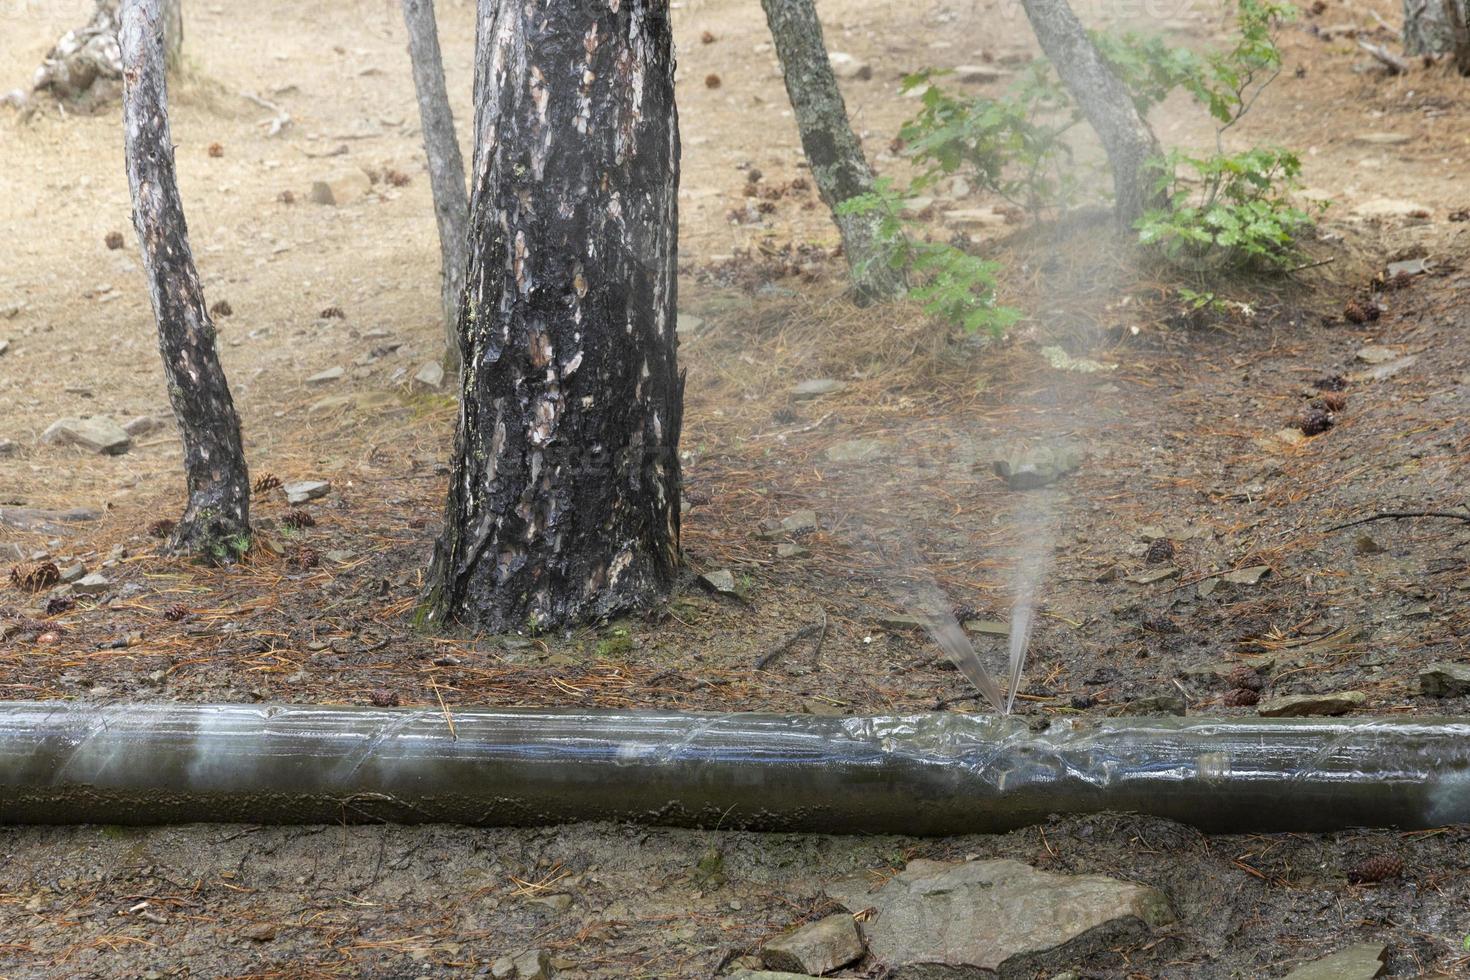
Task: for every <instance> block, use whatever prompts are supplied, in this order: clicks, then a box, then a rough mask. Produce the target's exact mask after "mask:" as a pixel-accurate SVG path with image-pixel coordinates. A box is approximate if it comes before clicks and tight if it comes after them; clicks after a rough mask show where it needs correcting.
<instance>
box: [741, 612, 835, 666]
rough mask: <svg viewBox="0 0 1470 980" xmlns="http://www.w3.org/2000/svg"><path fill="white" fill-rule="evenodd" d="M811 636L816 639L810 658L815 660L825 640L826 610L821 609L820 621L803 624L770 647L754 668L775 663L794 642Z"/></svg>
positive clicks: (820, 652) (794, 644)
mask: <svg viewBox="0 0 1470 980" xmlns="http://www.w3.org/2000/svg"><path fill="white" fill-rule="evenodd" d="M812 636H815V637H816V641H815V642H814V643H812V660H814V661H815V660H816V659H817V658H818V657H820V656H821V655H822V644H823V643H824V642H826V640H827V610H825V609H823V610H822V621H821V622H820V623H810V624H808V625H806V626H803V627H802V628H801V629H799V630H797V631H796V632H795V633H792V634H791V635H790V636H788V637H787V638H786V639H784V640H782V641H781V642H780V643H778V644H776V645H775V646H774V647H772V648H771V649H770V650H769V651H768V652H767V653H766V655H765V656H764V657H761V658H760V659H759V660H757V661H756V663H755V669H756V670H765V669H766V668H767V667H769V666H770V665H771V664H773V663H775V662H776V660H777V659H779V658H780V657H782V656H784V655H785V654H786V653H787V652H789V651H790V650H791V648H792V647H794V646H796V644H798V643H800V642H801V641H802V640H805V639H807V638H808V637H812Z"/></svg>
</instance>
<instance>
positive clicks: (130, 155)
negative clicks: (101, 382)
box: [118, 0, 250, 561]
mask: <svg viewBox="0 0 1470 980" xmlns="http://www.w3.org/2000/svg"><path fill="white" fill-rule="evenodd" d="M161 13H162V12H161V10H160V2H159V0H123V5H122V11H121V24H120V27H119V31H118V40H119V44H120V46H121V50H122V66H123V125H124V130H125V144H126V145H125V149H126V157H127V170H128V186H129V188H130V189H131V191H132V197H133V224H134V226H135V227H136V228H137V231H138V241H139V244H140V245H141V247H142V253H143V269H144V272H145V274H146V275H147V277H148V288H149V293H150V295H151V297H152V300H153V312H154V315H155V316H156V317H157V319H158V349H159V352H160V353H161V354H162V355H163V370H164V374H165V375H166V376H167V378H168V393H169V399H170V400H171V401H172V403H173V408H174V416H175V417H176V418H177V419H178V423H179V432H180V434H181V436H182V437H183V443H184V471H185V475H186V478H187V483H188V491H189V499H188V503H187V504H186V506H185V509H184V516H183V517H182V518H181V519H180V521H179V523H178V526H177V528H176V529H175V530H174V533H173V537H172V538H171V540H170V543H169V544H170V548H171V550H174V551H176V552H191V553H196V554H200V555H202V556H204V557H206V558H210V559H213V560H215V561H230V560H233V559H234V558H236V557H238V556H239V555H240V554H242V553H243V552H244V550H245V549H246V548H247V547H248V546H249V541H250V478H249V475H248V474H247V472H246V469H245V454H244V452H243V451H242V449H241V444H240V420H239V418H238V416H236V414H235V405H234V402H233V401H232V400H231V398H230V387H229V384H228V383H227V382H226V381H225V374H224V371H223V369H221V367H220V363H219V357H218V355H217V354H216V352H215V346H214V324H213V323H212V322H211V321H210V318H209V312H208V310H207V309H206V308H205V304H204V290H203V288H202V287H201V286H200V283H199V274H198V272H197V271H196V270H195V268H194V257H193V253H192V252H191V251H190V248H189V230H188V226H187V225H186V224H185V221H184V206H183V202H182V201H181V200H180V199H179V188H178V183H177V181H176V179H175V176H174V144H173V139H172V137H171V136H170V135H169V125H168V90H167V86H166V83H165V81H164V75H165V72H164V54H163V44H162V41H161V36H162V27H163V24H162V20H161Z"/></svg>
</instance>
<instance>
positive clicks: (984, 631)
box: [965, 619, 1011, 637]
mask: <svg viewBox="0 0 1470 980" xmlns="http://www.w3.org/2000/svg"><path fill="white" fill-rule="evenodd" d="M965 631H966V632H967V633H979V634H981V635H982V636H1006V637H1008V636H1010V635H1011V626H1010V624H1009V623H1002V622H1001V621H1000V620H998V619H967V620H965Z"/></svg>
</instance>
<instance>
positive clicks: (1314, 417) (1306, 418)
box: [1293, 408, 1335, 436]
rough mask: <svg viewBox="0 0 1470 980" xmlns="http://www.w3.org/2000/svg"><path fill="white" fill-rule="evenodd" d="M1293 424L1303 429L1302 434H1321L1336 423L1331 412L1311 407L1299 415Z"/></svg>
mask: <svg viewBox="0 0 1470 980" xmlns="http://www.w3.org/2000/svg"><path fill="white" fill-rule="evenodd" d="M1293 424H1294V425H1295V426H1296V427H1297V428H1298V429H1301V430H1302V435H1307V436H1319V435H1321V434H1322V433H1324V432H1326V431H1327V430H1328V429H1330V428H1332V426H1333V425H1334V424H1335V423H1334V421H1333V418H1332V415H1331V414H1330V413H1328V412H1324V411H1323V410H1322V409H1320V408H1309V409H1307V410H1306V411H1304V412H1302V414H1300V415H1298V416H1297V418H1296V421H1295V422H1294V423H1293Z"/></svg>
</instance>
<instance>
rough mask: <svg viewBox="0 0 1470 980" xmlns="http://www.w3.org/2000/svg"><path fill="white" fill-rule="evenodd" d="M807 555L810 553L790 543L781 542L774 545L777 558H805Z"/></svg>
mask: <svg viewBox="0 0 1470 980" xmlns="http://www.w3.org/2000/svg"><path fill="white" fill-rule="evenodd" d="M809 554H811V552H810V551H808V550H807V549H805V548H803V547H802V546H801V545H799V544H793V543H792V542H790V541H783V542H781V543H780V544H778V545H776V557H777V558H805V557H806V556H807V555H809Z"/></svg>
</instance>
